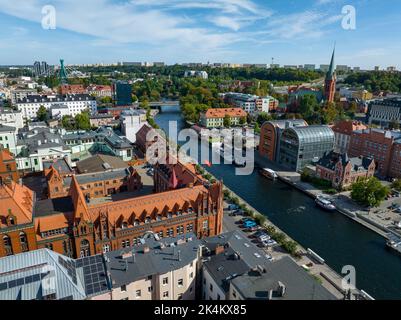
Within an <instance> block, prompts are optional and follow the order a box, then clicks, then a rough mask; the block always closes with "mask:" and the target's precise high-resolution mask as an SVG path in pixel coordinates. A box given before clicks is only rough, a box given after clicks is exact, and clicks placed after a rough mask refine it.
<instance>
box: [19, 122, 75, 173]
mask: <svg viewBox="0 0 401 320" xmlns="http://www.w3.org/2000/svg"><path fill="white" fill-rule="evenodd" d="M16 149H17V151H16V152H15V154H16V161H17V167H18V170H22V171H30V172H38V171H43V170H44V166H43V163H44V162H46V161H54V160H57V159H63V158H67V159H70V155H71V150H70V149H69V148H68V147H67V146H66V145H65V144H64V143H63V141H62V139H61V135H60V134H59V133H58V131H57V130H53V129H50V128H47V127H46V126H45V127H35V128H32V129H31V130H29V131H20V132H19V134H18V141H17V147H16Z"/></svg>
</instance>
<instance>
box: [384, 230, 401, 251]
mask: <svg viewBox="0 0 401 320" xmlns="http://www.w3.org/2000/svg"><path fill="white" fill-rule="evenodd" d="M388 238H389V240H388V241H387V242H386V245H387V246H388V247H389V248H391V249H393V250H395V251H397V253H399V254H401V238H399V237H397V236H395V235H394V234H392V233H390V234H388Z"/></svg>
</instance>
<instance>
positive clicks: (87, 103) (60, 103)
mask: <svg viewBox="0 0 401 320" xmlns="http://www.w3.org/2000/svg"><path fill="white" fill-rule="evenodd" d="M16 105H17V108H18V110H20V111H22V114H23V117H24V119H27V120H33V119H36V115H37V113H38V111H39V108H40V107H41V106H44V107H45V108H46V109H47V110H50V109H51V108H53V109H56V110H57V108H58V109H59V110H58V111H60V110H61V109H65V108H68V111H65V112H66V113H65V114H67V113H68V115H70V116H72V117H75V116H76V115H77V114H80V113H81V112H82V111H86V110H88V111H89V112H90V113H91V114H95V113H96V111H97V103H96V99H95V98H94V97H91V96H90V95H88V94H75V95H53V96H50V95H48V96H45V95H44V96H39V95H32V96H28V97H26V98H24V99H21V100H18V101H17V103H16ZM56 113H57V112H56ZM63 114H64V113H63Z"/></svg>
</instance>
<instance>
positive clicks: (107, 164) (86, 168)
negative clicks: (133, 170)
mask: <svg viewBox="0 0 401 320" xmlns="http://www.w3.org/2000/svg"><path fill="white" fill-rule="evenodd" d="M126 167H127V164H126V163H125V162H124V161H122V160H121V159H120V158H118V157H113V156H108V155H103V154H97V155H94V156H92V157H89V158H87V159H85V160H82V161H79V162H78V163H77V169H78V171H79V172H80V173H92V172H102V171H106V170H110V169H123V168H126Z"/></svg>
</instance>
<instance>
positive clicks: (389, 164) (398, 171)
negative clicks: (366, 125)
mask: <svg viewBox="0 0 401 320" xmlns="http://www.w3.org/2000/svg"><path fill="white" fill-rule="evenodd" d="M400 144H401V133H400V132H396V131H385V130H381V129H366V130H359V131H354V132H353V133H352V135H351V141H350V146H349V155H350V156H352V157H359V156H364V157H372V158H373V159H374V160H375V162H376V170H377V173H378V174H379V175H380V176H381V177H392V178H401V153H400Z"/></svg>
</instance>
